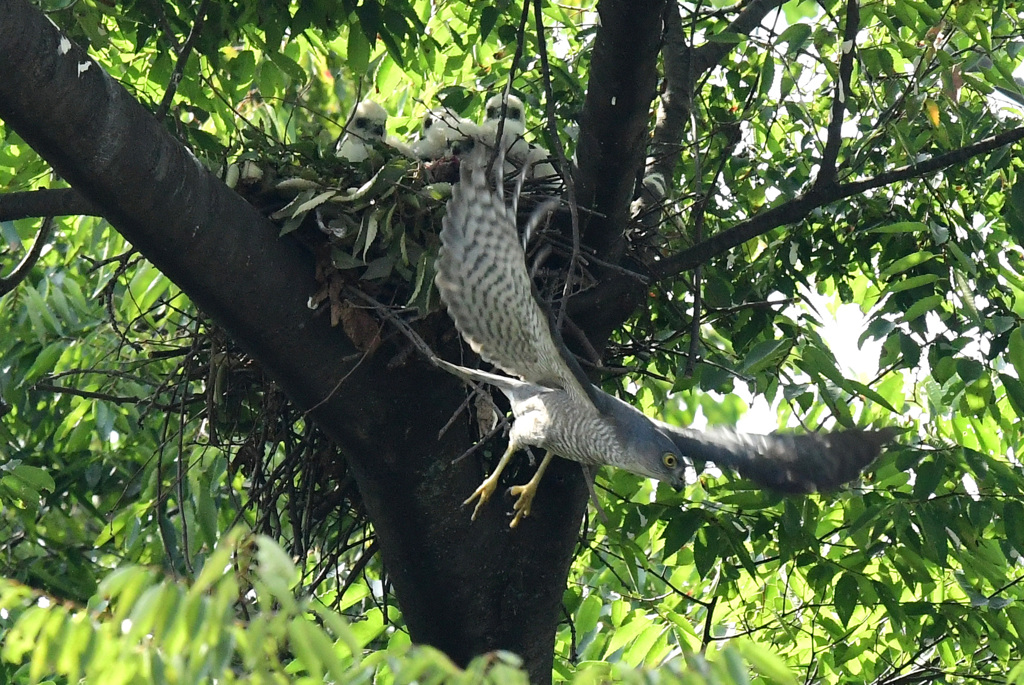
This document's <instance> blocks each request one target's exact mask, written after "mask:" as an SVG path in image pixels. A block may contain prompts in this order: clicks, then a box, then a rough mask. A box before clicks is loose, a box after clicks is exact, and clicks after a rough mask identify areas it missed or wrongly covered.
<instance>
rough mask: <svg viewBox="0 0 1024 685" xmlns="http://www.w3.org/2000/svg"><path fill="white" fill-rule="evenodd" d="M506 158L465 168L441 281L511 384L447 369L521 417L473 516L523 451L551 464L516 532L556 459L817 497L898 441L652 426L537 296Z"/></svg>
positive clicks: (475, 156)
mask: <svg viewBox="0 0 1024 685" xmlns="http://www.w3.org/2000/svg"><path fill="white" fill-rule="evenodd" d="M490 104H491V103H488V106H490ZM500 152H501V151H499V156H498V159H497V161H496V162H495V163H494V165H493V166H494V167H495V171H494V172H493V175H489V171H488V169H489V166H490V165H489V161H490V159H489V158H490V156H491V153H490V151H489V150H488V149H487V146H486V145H480V144H478V145H476V146H475V147H474V149H473V151H472V152H471V153H470V155H468V156H467V157H465V158H464V159H463V160H462V166H461V171H460V180H459V182H458V183H457V184H456V185H455V186H454V188H453V190H452V197H451V199H450V200H449V201H448V208H447V212H446V215H445V217H444V219H443V227H442V231H441V250H440V253H439V256H438V259H437V275H436V278H435V282H436V284H437V288H438V291H439V292H440V294H441V298H442V300H443V301H444V303H445V305H446V306H447V308H448V313H449V314H450V315H451V318H452V320H453V321H454V322H455V326H456V328H458V330H459V332H460V333H461V334H462V337H463V338H465V340H466V341H467V342H468V343H469V344H470V346H471V347H472V348H473V350H474V351H476V352H477V353H478V354H479V355H480V356H481V357H482V358H483V359H484V360H486V361H488V362H490V363H491V364H493V365H494V366H495V367H497V368H498V369H500V370H501V371H503V372H505V374H508V375H500V374H497V373H490V372H486V371H481V370H477V369H470V368H466V367H463V366H457V365H455V364H450V363H448V362H443V361H441V362H440V363H441V365H442V366H443V367H444V368H445V369H447V370H448V371H450V372H451V373H453V374H456V375H458V376H460V377H462V378H463V379H466V380H472V381H481V382H484V383H488V384H490V385H493V386H494V387H496V388H498V389H499V390H500V391H501V392H502V393H503V394H504V395H505V396H506V397H507V398H508V400H509V403H510V405H511V407H512V413H513V415H514V417H515V419H514V421H513V423H512V428H511V431H510V433H509V443H508V448H507V449H506V450H505V453H504V454H503V455H502V457H501V459H500V460H499V462H498V465H497V466H496V467H495V469H494V472H493V473H492V474H491V475H490V476H488V477H487V478H486V479H485V480H484V481H483V483H481V484H480V487H478V488H477V489H476V491H475V492H474V493H473V494H472V495H470V497H469V498H468V499H467V500H466V502H465V504H470V503H472V502H474V501H475V502H476V507H475V509H474V511H473V518H474V519H475V518H476V515H477V514H478V513H479V511H480V508H481V507H482V506H483V505H484V504H485V503H486V502H487V500H488V499H490V497H491V495H492V494H493V493H494V491H495V490H496V489H497V487H498V479H499V477H500V476H501V472H502V470H503V469H504V468H505V467H506V465H507V464H508V462H509V459H510V458H511V457H512V455H513V454H514V453H515V452H516V451H517V450H519V449H522V448H523V447H526V446H534V447H539V448H542V449H543V450H544V451H545V456H544V459H543V460H542V461H541V464H540V466H539V467H538V468H537V471H536V473H535V474H534V476H533V478H531V479H530V481H529V482H528V483H526V484H525V485H516V486H513V487H512V488H511V493H512V494H513V495H514V496H516V498H517V499H516V502H515V504H514V509H515V515H514V517H513V519H512V523H511V526H512V527H516V526H517V525H518V524H519V522H520V521H521V520H522V519H523V517H525V516H528V515H529V513H530V508H531V505H532V502H533V499H534V496H535V495H536V492H537V487H538V485H539V484H540V480H541V478H542V477H543V475H544V471H545V469H546V468H547V466H548V464H549V463H550V462H551V459H552V458H553V457H554V456H555V455H557V456H560V457H564V458H566V459H571V460H573V461H578V462H580V463H581V464H584V465H587V466H595V467H596V466H600V465H609V466H615V467H618V468H622V469H626V470H628V471H632V472H633V473H637V474H640V475H642V476H648V477H651V478H657V479H659V480H663V481H666V482H668V483H670V484H671V485H673V486H674V487H676V488H679V487H681V486H682V485H683V484H684V482H685V481H684V476H685V470H686V464H687V460H691V461H709V462H713V463H715V464H717V465H719V466H722V467H726V468H731V469H734V470H736V471H738V472H739V473H740V474H742V475H743V476H745V477H747V478H750V479H751V480H752V481H754V482H756V483H758V484H759V485H761V486H763V487H766V488H769V489H773V490H777V491H781V492H813V491H815V490H828V489H834V488H836V487H838V486H839V485H841V484H842V483H845V482H847V481H849V480H852V479H853V478H856V477H857V475H859V474H860V472H861V470H862V469H863V468H864V467H865V466H866V465H867V464H869V463H871V462H872V461H873V460H874V459H875V458H876V457H877V456H878V453H879V450H880V449H881V446H882V445H883V444H884V443H886V442H888V441H889V440H891V439H892V437H893V436H894V435H895V433H896V432H898V429H893V428H888V429H883V430H880V431H864V430H847V431H839V432H833V433H820V434H810V435H788V434H771V435H749V434H743V433H738V432H735V431H730V430H719V431H698V430H693V429H688V428H679V427H677V426H672V425H670V424H667V423H664V422H661V421H655V420H652V419H650V418H648V417H647V416H645V415H644V414H643V413H642V412H640V411H639V410H637V409H636V408H634V407H633V406H631V405H629V404H627V403H626V402H623V401H622V400H619V399H617V398H616V397H613V396H612V395H609V394H608V393H606V392H604V391H602V390H601V389H599V388H597V387H596V386H594V385H593V384H592V383H591V382H590V381H589V379H588V378H587V377H586V375H585V374H584V372H583V370H582V368H581V367H580V365H579V363H578V362H577V361H576V358H575V357H574V356H573V355H572V353H571V352H569V350H568V349H567V348H566V346H565V344H564V343H563V342H562V339H561V336H560V335H559V333H558V331H557V330H556V329H555V328H554V327H553V326H552V324H551V321H550V319H549V317H548V315H547V313H546V311H545V310H544V309H543V308H542V307H541V305H540V303H539V302H538V301H537V300H536V298H535V297H534V294H533V288H532V283H531V281H530V276H529V274H528V272H527V269H526V259H525V255H524V251H523V247H522V244H521V242H520V237H519V234H518V231H517V230H516V203H517V200H518V197H517V195H518V191H517V193H516V196H513V197H512V202H511V204H509V203H506V201H505V190H504V184H503V182H502V166H503V160H502V158H501V157H502V156H503V155H501V154H500Z"/></svg>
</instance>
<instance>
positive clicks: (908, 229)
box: [868, 221, 928, 233]
mask: <svg viewBox="0 0 1024 685" xmlns="http://www.w3.org/2000/svg"><path fill="white" fill-rule="evenodd" d="M927 230H928V226H926V225H925V224H923V223H921V222H920V221H898V222H896V223H894V224H887V225H885V226H875V227H874V228H871V229H868V233H917V232H918V231H927Z"/></svg>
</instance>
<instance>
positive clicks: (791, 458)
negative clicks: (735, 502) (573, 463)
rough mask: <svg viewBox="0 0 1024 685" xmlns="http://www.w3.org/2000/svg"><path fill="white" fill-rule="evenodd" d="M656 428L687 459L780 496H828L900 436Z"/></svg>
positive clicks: (885, 431)
mask: <svg viewBox="0 0 1024 685" xmlns="http://www.w3.org/2000/svg"><path fill="white" fill-rule="evenodd" d="M655 424H656V425H657V426H658V427H659V428H660V429H661V431H662V432H663V433H665V434H666V435H667V436H668V437H669V439H670V440H672V442H674V443H675V445H676V447H677V448H678V449H679V451H680V452H681V453H682V454H683V455H684V456H686V457H688V458H691V459H694V460H698V461H710V462H712V463H714V464H716V465H717V466H721V467H725V468H729V469H733V470H735V471H738V472H739V474H740V475H741V476H743V477H745V478H749V479H750V480H752V481H754V482H755V483H757V484H758V485H760V486H763V487H765V488H768V489H770V490H774V491H776V492H782V493H806V492H818V491H823V492H827V491H830V490H836V489H837V488H839V486H841V485H842V484H843V483H846V482H848V481H851V480H853V479H854V478H856V477H857V476H859V475H860V473H861V471H863V470H864V468H865V467H867V466H868V464H870V463H871V462H873V461H874V460H875V459H876V458H877V457H878V454H879V452H880V451H881V449H882V446H883V445H884V444H886V443H887V442H889V441H890V440H892V439H893V438H894V437H895V436H896V435H898V434H899V433H900V432H901V429H900V428H895V427H888V428H882V429H880V430H877V431H868V430H844V431H835V432H832V433H808V434H805V435H791V434H788V433H772V434H770V435H753V434H750V433H739V432H736V431H733V430H729V429H719V430H714V429H712V430H706V431H699V430H694V429H692V428H679V427H678V426H673V425H671V424H668V423H665V422H664V421H655Z"/></svg>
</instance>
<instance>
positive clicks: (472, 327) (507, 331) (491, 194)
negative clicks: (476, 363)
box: [434, 145, 593, 406]
mask: <svg viewBox="0 0 1024 685" xmlns="http://www.w3.org/2000/svg"><path fill="white" fill-rule="evenodd" d="M489 156H490V153H489V151H488V150H487V149H486V147H485V146H483V145H477V146H476V147H475V148H474V150H473V152H472V153H471V154H470V155H469V156H467V157H466V158H464V159H463V160H462V165H461V172H460V173H461V176H460V182H459V183H457V184H456V185H455V186H454V188H453V189H452V198H451V199H450V200H449V201H448V210H447V212H446V213H445V216H444V221H443V227H442V230H441V250H440V254H439V255H438V258H437V276H436V277H435V279H434V281H435V283H436V284H437V289H438V291H439V292H440V293H441V299H442V300H444V303H445V305H446V306H447V307H448V313H449V314H450V315H451V317H452V320H454V321H455V326H456V328H458V329H459V332H460V333H461V334H462V337H463V338H465V339H466V341H467V342H468V343H469V344H470V346H471V347H472V348H473V349H474V350H475V351H476V352H477V353H478V354H479V355H480V356H481V357H483V358H484V359H485V360H487V361H489V362H491V363H492V364H494V365H495V366H497V367H499V368H500V369H501V370H503V371H505V372H506V373H508V374H511V375H513V376H518V377H519V378H521V379H523V380H524V381H527V382H528V383H533V384H536V385H542V386H546V387H549V388H561V389H563V390H565V391H566V392H568V393H569V394H570V395H572V396H574V397H575V398H577V399H578V400H579V401H580V402H581V403H583V404H582V406H593V403H592V402H591V401H590V399H589V397H590V384H589V383H586V384H584V383H583V382H582V380H581V379H580V377H579V376H578V375H577V374H576V373H574V371H573V369H572V368H570V365H569V364H570V361H568V360H567V359H566V357H565V355H566V354H568V353H567V352H566V351H565V348H564V345H560V344H559V343H558V342H556V339H555V338H554V337H553V336H552V333H551V327H550V325H549V323H548V317H547V315H546V314H545V312H544V310H543V309H542V308H541V306H540V304H539V303H538V302H537V300H536V299H535V297H534V295H533V286H532V284H531V281H530V276H529V274H528V273H527V271H526V257H525V255H524V254H523V248H522V246H521V245H520V242H519V234H518V232H517V231H516V216H515V212H514V210H513V209H512V208H510V207H509V206H507V205H506V203H505V199H504V190H503V188H502V185H501V169H502V160H501V159H499V160H498V161H497V162H496V163H495V165H494V166H495V168H496V169H497V170H498V171H497V172H496V175H497V178H496V181H495V183H496V185H495V187H494V188H492V185H491V180H490V179H488V177H487V167H488V161H489V160H488V158H489ZM571 361H572V363H575V360H571Z"/></svg>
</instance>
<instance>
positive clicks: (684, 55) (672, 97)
mask: <svg viewBox="0 0 1024 685" xmlns="http://www.w3.org/2000/svg"><path fill="white" fill-rule="evenodd" d="M781 4H782V0H755V2H751V3H750V4H749V5H747V6H746V7H745V8H743V10H742V11H741V12H740V13H739V14H738V15H737V16H736V18H735V19H734V20H733V21H732V22H731V23H730V24H729V26H728V28H727V29H726V32H728V33H736V34H740V35H746V34H749V33H750V32H751V31H753V30H754V29H755V28H757V27H758V26H760V25H761V22H762V21H763V20H764V18H765V16H767V15H768V13H769V12H771V11H772V10H774V9H776V8H777V7H779V6H780V5H781ZM733 48H735V45H733V44H730V43H726V42H718V41H715V42H709V43H705V44H704V45H702V46H701V47H699V48H691V47H690V45H689V44H688V43H687V40H686V35H685V32H684V30H683V21H682V17H681V16H680V14H679V7H678V6H676V5H671V6H669V7H668V9H667V10H666V12H665V43H664V45H663V46H662V50H661V54H662V58H663V60H664V64H665V83H664V90H663V92H662V94H661V101H660V103H659V105H658V118H657V121H656V123H655V126H654V136H653V139H652V141H651V156H650V157H649V158H648V160H647V171H646V173H647V175H653V174H659V175H660V176H661V178H662V179H664V181H665V184H663V189H667V184H668V183H669V182H671V180H672V178H673V177H674V176H675V169H676V166H677V165H678V164H679V158H680V156H681V155H682V150H683V137H684V130H685V128H686V124H687V122H688V121H689V120H690V115H691V108H692V105H693V92H694V88H695V86H696V82H697V79H699V78H701V77H702V76H703V75H704V74H705V73H706V72H707V71H708V70H710V69H711V68H713V67H714V66H716V65H717V64H719V63H720V62H721V61H722V59H724V58H725V56H726V55H727V54H729V50H731V49H733ZM655 188H656V186H655ZM664 197H665V192H664V190H663V191H662V192H661V193H660V195H659V194H658V193H657V192H654V193H650V192H649V193H648V194H647V195H646V196H644V195H641V198H640V202H639V204H638V206H637V207H638V211H637V215H638V216H646V217H650V219H649V220H650V221H654V222H655V223H656V222H657V221H658V220H659V219H660V212H657V211H652V210H653V208H654V207H655V206H656V205H657V204H658V203H660V202H661V201H662V200H663V199H664ZM645 223H646V222H645Z"/></svg>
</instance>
